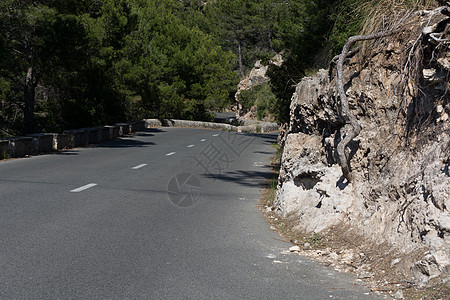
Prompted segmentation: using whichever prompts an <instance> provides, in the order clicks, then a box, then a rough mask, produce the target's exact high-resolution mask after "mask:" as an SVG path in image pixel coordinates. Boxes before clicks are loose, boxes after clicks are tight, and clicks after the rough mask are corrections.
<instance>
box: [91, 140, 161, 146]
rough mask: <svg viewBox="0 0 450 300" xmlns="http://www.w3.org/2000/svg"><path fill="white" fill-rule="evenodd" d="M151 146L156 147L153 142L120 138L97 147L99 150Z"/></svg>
mask: <svg viewBox="0 0 450 300" xmlns="http://www.w3.org/2000/svg"><path fill="white" fill-rule="evenodd" d="M151 145H156V144H155V143H153V142H143V141H138V140H134V139H130V138H122V139H118V140H113V141H109V142H105V143H102V144H99V145H97V147H100V148H135V147H148V146H151Z"/></svg>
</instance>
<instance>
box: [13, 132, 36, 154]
mask: <svg viewBox="0 0 450 300" xmlns="http://www.w3.org/2000/svg"><path fill="white" fill-rule="evenodd" d="M8 141H9V144H8V154H9V157H13V158H14V157H24V156H27V155H30V154H32V153H33V152H32V149H33V138H32V137H26V136H18V137H13V138H9V139H8Z"/></svg>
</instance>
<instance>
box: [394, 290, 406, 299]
mask: <svg viewBox="0 0 450 300" xmlns="http://www.w3.org/2000/svg"><path fill="white" fill-rule="evenodd" d="M394 299H405V297H404V296H403V291H402V290H398V291H397V293H395V295H394Z"/></svg>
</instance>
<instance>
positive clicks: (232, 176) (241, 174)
mask: <svg viewBox="0 0 450 300" xmlns="http://www.w3.org/2000/svg"><path fill="white" fill-rule="evenodd" d="M201 176H203V177H205V178H209V179H212V180H221V181H226V182H233V183H237V184H240V185H243V186H253V187H263V186H264V184H265V180H266V179H269V178H270V177H271V176H272V170H271V169H270V168H269V167H268V170H267V171H244V170H236V171H229V172H224V173H219V174H203V175H201Z"/></svg>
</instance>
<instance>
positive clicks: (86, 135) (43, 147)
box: [0, 119, 278, 159]
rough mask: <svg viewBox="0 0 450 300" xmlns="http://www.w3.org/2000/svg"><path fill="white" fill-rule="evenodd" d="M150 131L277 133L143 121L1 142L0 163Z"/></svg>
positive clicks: (263, 128)
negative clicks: (157, 128)
mask: <svg viewBox="0 0 450 300" xmlns="http://www.w3.org/2000/svg"><path fill="white" fill-rule="evenodd" d="M153 127H189V128H208V129H215V130H223V131H234V132H245V133H267V132H273V131H277V130H278V125H277V124H275V123H269V122H261V123H258V124H252V125H245V126H234V125H230V124H224V123H213V122H200V121H187V120H176V119H164V120H159V119H146V120H140V121H134V122H128V123H117V124H115V125H111V126H98V127H90V128H81V129H75V130H66V131H64V132H63V133H37V134H30V135H27V136H17V137H12V138H8V139H3V140H0V159H6V158H17V157H25V156H28V155H37V154H41V153H50V152H53V151H58V150H65V149H72V148H76V147H83V146H86V145H93V144H99V143H102V142H105V141H109V140H113V139H116V138H118V137H121V136H126V135H129V134H132V133H134V132H137V131H142V130H145V129H146V128H153Z"/></svg>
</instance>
